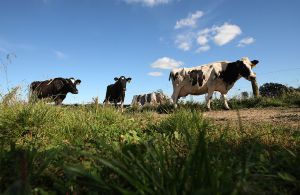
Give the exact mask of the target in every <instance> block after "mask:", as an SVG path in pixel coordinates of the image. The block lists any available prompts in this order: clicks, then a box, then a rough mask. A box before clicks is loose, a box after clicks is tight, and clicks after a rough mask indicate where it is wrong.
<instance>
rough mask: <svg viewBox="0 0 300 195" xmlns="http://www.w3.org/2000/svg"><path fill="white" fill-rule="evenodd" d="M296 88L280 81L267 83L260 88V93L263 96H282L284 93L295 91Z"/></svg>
mask: <svg viewBox="0 0 300 195" xmlns="http://www.w3.org/2000/svg"><path fill="white" fill-rule="evenodd" d="M293 91H294V89H293V88H290V87H287V86H285V85H282V84H279V83H265V84H263V85H262V86H260V88H259V93H260V95H261V96H263V97H280V96H282V95H283V94H286V93H289V92H293Z"/></svg>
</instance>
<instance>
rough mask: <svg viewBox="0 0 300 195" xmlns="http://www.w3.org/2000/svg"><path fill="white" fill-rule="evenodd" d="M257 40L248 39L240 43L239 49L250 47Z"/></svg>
mask: <svg viewBox="0 0 300 195" xmlns="http://www.w3.org/2000/svg"><path fill="white" fill-rule="evenodd" d="M254 41H255V39H254V38H253V37H246V38H243V39H242V40H240V41H239V44H238V45H237V46H238V47H245V46H246V45H250V44H252V43H254Z"/></svg>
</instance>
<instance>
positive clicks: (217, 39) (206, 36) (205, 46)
mask: <svg viewBox="0 0 300 195" xmlns="http://www.w3.org/2000/svg"><path fill="white" fill-rule="evenodd" d="M241 33H242V30H241V28H240V27H239V26H238V25H235V24H229V23H224V24H223V25H221V26H216V25H214V26H212V27H211V28H205V29H202V30H200V31H199V32H198V33H197V35H196V36H195V37H196V40H192V41H191V44H192V43H193V42H195V41H196V42H197V43H198V45H200V47H199V48H198V49H197V50H196V52H197V53H201V52H205V51H208V50H210V48H211V47H210V42H211V41H213V42H214V43H215V44H216V45H218V46H222V45H225V44H227V43H229V42H231V41H232V40H233V39H235V38H236V37H237V36H238V35H240V34H241Z"/></svg>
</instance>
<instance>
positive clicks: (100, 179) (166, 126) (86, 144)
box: [0, 91, 300, 194]
mask: <svg viewBox="0 0 300 195" xmlns="http://www.w3.org/2000/svg"><path fill="white" fill-rule="evenodd" d="M12 93H16V92H13V91H12ZM298 97H299V96H297V97H295V98H294V99H295V100H293V98H291V97H286V98H283V99H279V100H278V99H276V100H266V99H263V98H262V99H256V100H252V99H251V100H245V101H248V102H245V101H244V100H243V101H240V100H231V102H230V103H231V106H232V107H234V108H241V107H251V106H254V107H260V106H261V107H264V106H266V105H267V104H268V105H272V106H274V105H278V104H279V105H281V106H282V105H284V106H289V105H291V104H293V106H295V105H297V102H298V101H299V99H297V98H298ZM4 100H5V101H4ZM268 101H271V103H270V102H268ZM274 102H279V103H274ZM283 103H284V104H283ZM163 106H165V107H163ZM163 106H162V107H161V108H160V109H161V112H169V110H168V109H167V108H168V107H167V106H169V105H163ZM197 106H198V105H197ZM197 106H194V104H193V103H188V104H187V105H183V106H181V108H179V109H178V110H176V112H175V111H172V112H170V113H171V114H169V115H163V116H158V114H157V113H155V112H152V111H151V109H149V110H146V109H145V110H143V111H142V112H136V111H134V110H128V111H127V112H126V113H120V112H118V111H117V110H115V109H114V108H112V107H106V108H103V107H102V106H99V105H97V104H94V105H90V106H76V107H60V106H52V105H48V104H45V103H44V102H37V103H34V104H33V103H30V104H27V103H25V102H22V101H19V100H18V98H16V96H15V95H14V94H9V95H8V96H5V98H3V100H2V102H1V103H0V145H1V149H0V170H1V171H0V189H1V190H0V193H4V194H31V193H33V194H83V193H89V194H91V193H95V194H297V193H299V192H300V166H299V164H300V132H299V129H290V128H288V127H284V126H273V125H272V124H265V123H261V124H248V123H247V124H246V123H243V121H240V122H241V123H240V126H238V127H236V126H229V125H221V126H216V125H214V124H213V123H211V122H210V121H208V120H206V119H205V118H203V117H202V114H201V109H198V108H200V106H199V107H197ZM214 106H215V107H218V102H217V101H216V103H214ZM218 108H219V107H218ZM220 108H221V107H220Z"/></svg>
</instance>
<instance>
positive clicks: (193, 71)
mask: <svg viewBox="0 0 300 195" xmlns="http://www.w3.org/2000/svg"><path fill="white" fill-rule="evenodd" d="M256 64H258V60H252V61H250V60H249V58H247V57H244V58H242V59H240V60H237V61H235V62H228V61H218V62H213V63H209V64H205V65H201V66H196V67H191V68H176V69H173V70H172V71H171V72H170V76H169V80H171V81H172V85H173V94H172V96H171V99H169V98H168V97H167V96H166V95H164V94H163V93H159V92H155V93H149V94H144V95H135V96H134V97H133V100H132V105H139V106H144V105H147V104H151V105H153V104H162V103H166V102H173V104H174V105H175V107H176V106H177V101H178V99H179V98H180V97H185V96H187V95H202V94H206V93H207V96H206V106H207V109H209V110H210V102H211V99H212V95H213V92H214V91H218V92H220V93H221V98H222V99H223V102H224V106H225V108H226V109H229V106H228V103H227V99H226V94H227V92H228V91H229V90H230V89H231V88H232V87H233V85H234V83H235V82H236V81H237V80H238V79H240V78H241V77H244V78H245V79H247V80H252V79H255V78H256V75H255V73H254V72H253V71H252V68H253V67H254V66H255V65H256ZM114 80H115V83H114V84H111V85H109V86H107V89H106V96H105V100H104V102H103V103H105V104H108V103H114V104H115V106H117V103H121V109H122V110H123V104H124V98H125V92H126V84H127V83H128V82H130V81H131V78H126V77H124V76H121V77H119V78H118V77H115V78H114ZM80 83H81V80H75V79H74V78H68V79H66V78H54V79H50V80H46V81H35V82H32V83H31V84H30V94H31V95H30V96H32V95H34V96H35V97H37V98H38V99H43V98H50V99H51V100H53V101H54V102H55V104H56V105H61V104H62V102H63V100H64V99H65V98H66V95H67V93H69V92H70V93H73V94H78V90H77V88H76V86H77V85H79V84H80Z"/></svg>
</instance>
